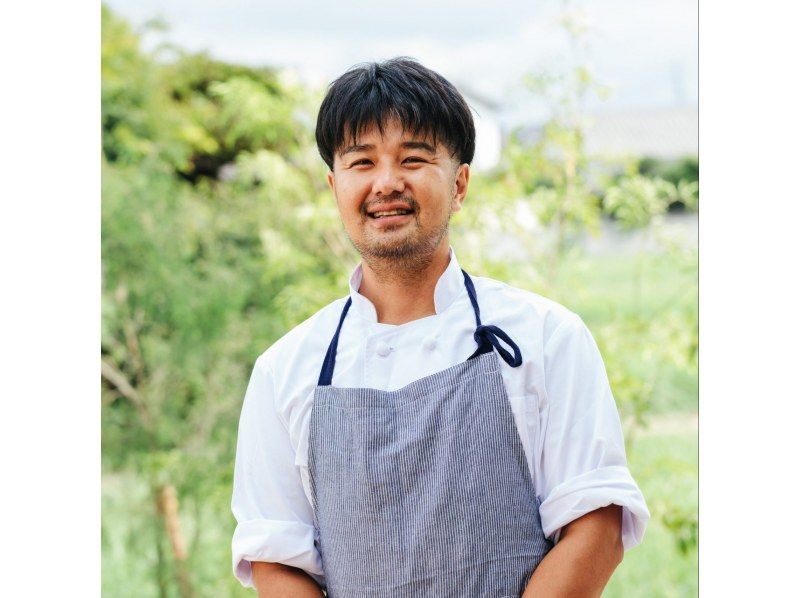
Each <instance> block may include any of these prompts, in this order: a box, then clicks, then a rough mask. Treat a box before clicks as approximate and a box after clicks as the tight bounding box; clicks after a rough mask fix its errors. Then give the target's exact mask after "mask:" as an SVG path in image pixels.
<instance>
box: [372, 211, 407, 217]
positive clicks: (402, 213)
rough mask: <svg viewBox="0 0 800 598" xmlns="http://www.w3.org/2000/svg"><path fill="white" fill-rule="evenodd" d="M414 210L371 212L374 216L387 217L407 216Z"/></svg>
mask: <svg viewBox="0 0 800 598" xmlns="http://www.w3.org/2000/svg"><path fill="white" fill-rule="evenodd" d="M412 212H413V210H385V211H382V212H373V213H371V214H370V217H372V218H386V217H387V216H406V215H407V214H411V213H412Z"/></svg>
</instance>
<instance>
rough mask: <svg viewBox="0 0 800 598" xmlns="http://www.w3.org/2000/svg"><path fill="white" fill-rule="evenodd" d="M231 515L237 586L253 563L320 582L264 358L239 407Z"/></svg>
mask: <svg viewBox="0 0 800 598" xmlns="http://www.w3.org/2000/svg"><path fill="white" fill-rule="evenodd" d="M231 511H232V512H233V515H234V517H235V518H236V522H237V525H236V530H235V531H234V534H233V541H232V551H233V571H234V575H236V577H237V578H238V579H239V581H240V582H241V583H242V585H244V586H246V587H253V573H252V568H251V563H252V562H253V561H264V562H270V563H283V564H285V565H289V566H292V567H298V568H300V569H303V570H305V571H306V572H307V573H309V574H310V575H312V577H314V578H315V579H316V580H317V581H318V582H321V580H322V574H323V572H322V562H321V559H320V556H319V552H318V551H317V549H316V547H315V545H314V516H313V510H312V507H311V504H310V503H309V501H308V498H307V496H306V495H305V493H304V491H303V485H302V481H301V478H300V473H299V470H298V468H297V466H296V465H295V451H294V449H293V447H292V443H291V441H290V439H289V434H288V431H287V428H286V426H285V424H284V422H283V421H282V420H281V419H280V416H279V414H278V413H277V412H276V410H275V400H274V382H273V376H272V370H271V367H270V364H269V363H268V361H267V360H266V355H262V356H261V357H260V358H259V359H258V360H257V361H256V364H255V366H254V368H253V372H252V374H251V376H250V382H249V384H248V386H247V392H246V393H245V397H244V402H243V404H242V412H241V416H240V418H239V435H238V439H237V444H236V463H235V466H234V476H233V496H232V499H231Z"/></svg>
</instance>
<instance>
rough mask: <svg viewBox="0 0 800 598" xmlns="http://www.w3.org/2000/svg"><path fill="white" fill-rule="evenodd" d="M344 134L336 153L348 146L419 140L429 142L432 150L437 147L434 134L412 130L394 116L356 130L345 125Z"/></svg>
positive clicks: (343, 150) (390, 143) (391, 143)
mask: <svg viewBox="0 0 800 598" xmlns="http://www.w3.org/2000/svg"><path fill="white" fill-rule="evenodd" d="M344 130H345V135H344V136H343V139H342V144H341V146H340V147H339V148H338V151H337V153H339V154H341V153H343V152H345V151H346V150H347V149H348V148H351V147H352V146H356V145H373V146H377V145H395V144H402V143H403V142H407V141H419V142H424V143H427V144H429V145H430V146H431V147H432V148H434V150H436V149H438V148H437V143H436V139H435V136H434V135H432V134H431V132H430V131H426V130H419V131H414V130H413V128H412V127H410V126H404V125H403V123H401V122H400V121H399V120H398V119H396V118H391V119H387V120H384V121H383V122H381V123H380V124H378V123H376V122H373V123H368V124H366V125H364V126H362V127H361V128H360V129H359V130H357V131H352V129H351V128H350V127H349V126H347V125H345V127H344Z"/></svg>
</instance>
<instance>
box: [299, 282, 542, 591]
mask: <svg viewBox="0 0 800 598" xmlns="http://www.w3.org/2000/svg"><path fill="white" fill-rule="evenodd" d="M462 272H463V271H462ZM463 274H464V284H465V286H466V288H467V292H468V294H469V298H470V302H471V303H472V307H473V309H474V312H475V321H476V325H477V327H476V331H475V340H476V341H477V343H478V349H477V350H476V351H475V353H473V355H472V356H471V357H470V358H469V359H467V360H466V361H465V362H463V363H459V364H457V365H455V366H453V367H450V368H448V369H446V370H443V371H441V372H438V373H436V374H432V375H430V376H426V377H425V378H422V379H420V380H417V381H415V382H412V383H411V384H408V385H407V386H404V387H403V388H400V389H399V390H394V391H383V390H378V389H373V388H335V387H333V386H331V380H332V378H333V369H334V365H335V361H336V350H337V346H338V341H339V333H340V331H341V328H342V324H343V322H344V319H345V316H346V315H347V311H348V309H349V308H350V305H351V300H350V299H348V301H347V303H346V304H345V306H344V309H343V310H342V315H341V318H340V319H339V324H338V327H337V329H336V332H335V334H334V335H333V338H332V340H331V343H330V346H329V347H328V352H327V354H326V356H325V361H324V364H323V366H322V371H321V373H320V378H319V382H318V385H317V387H316V389H315V391H314V404H313V406H312V409H311V420H310V432H309V434H310V435H309V459H308V463H309V478H310V485H311V494H312V499H313V506H314V517H315V525H316V528H317V534H318V535H317V541H316V544H317V549H318V550H319V552H320V555H321V557H322V565H323V569H324V571H325V578H326V582H327V595H328V596H330V597H332V598H340V597H341V598H349V597H352V596H359V597H360V596H365V597H366V596H369V597H378V596H380V597H384V596H385V597H389V596H391V597H405V596H408V597H415V598H416V597H428V596H431V597H433V596H435V597H437V598H439V597H450V596H453V597H455V596H491V597H496V598H506V597H512V596H515V597H516V596H520V595H521V594H522V592H523V591H524V589H525V586H526V585H527V583H528V580H529V579H530V576H531V574H532V573H533V571H534V569H535V568H536V566H537V565H538V564H539V562H540V561H541V560H542V559H543V558H544V556H545V554H547V552H548V550H550V548H551V547H552V543H551V542H550V541H549V540H547V539H546V538H545V537H544V533H543V532H542V527H541V521H540V519H539V501H538V499H537V498H536V492H535V489H534V484H533V480H532V478H531V474H530V470H529V469H528V465H527V462H526V459H525V453H524V450H523V447H522V442H521V440H520V437H519V434H518V432H517V429H516V424H515V422H514V416H513V413H512V411H511V406H510V404H509V401H508V395H507V393H506V389H505V386H504V384H503V379H502V375H501V373H500V369H499V360H498V356H497V355H496V354H495V353H494V350H495V349H496V350H497V352H498V354H499V355H500V357H502V358H503V359H504V360H505V361H506V362H507V363H508V364H509V365H511V366H512V367H518V366H519V365H520V364H521V363H522V356H521V354H520V350H519V348H518V347H517V345H516V344H515V343H514V342H513V341H512V340H511V339H510V338H509V337H508V335H506V334H505V332H503V331H502V330H500V329H499V328H497V327H496V326H491V325H489V326H486V325H482V324H481V319H480V309H479V307H478V302H477V297H476V294H475V287H474V285H473V283H472V280H471V279H470V277H469V275H467V273H466V272H463ZM498 338H499V339H502V340H503V341H504V342H505V343H506V344H507V345H508V346H509V347H511V348H512V350H513V354H512V353H511V352H509V351H508V350H507V349H506V348H505V347H503V346H501V344H500V342H499V340H498Z"/></svg>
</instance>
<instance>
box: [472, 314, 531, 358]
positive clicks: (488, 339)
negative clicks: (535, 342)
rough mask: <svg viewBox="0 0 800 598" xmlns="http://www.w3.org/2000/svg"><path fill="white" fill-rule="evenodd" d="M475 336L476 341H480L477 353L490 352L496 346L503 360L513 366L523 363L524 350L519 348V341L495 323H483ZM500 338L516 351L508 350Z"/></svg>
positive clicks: (476, 330)
mask: <svg viewBox="0 0 800 598" xmlns="http://www.w3.org/2000/svg"><path fill="white" fill-rule="evenodd" d="M474 337H475V342H477V343H478V350H477V351H475V355H480V354H482V353H489V352H491V350H492V347H494V348H495V349H497V352H498V353H499V354H500V357H502V358H503V361H505V362H506V363H507V364H508V365H510V366H511V367H512V368H516V367H519V366H520V365H522V352H521V351H520V350H519V346H517V343H515V342H514V341H513V340H511V337H510V336H508V335H507V334H506V333H505V332H503V330H501V329H500V328H498V327H497V326H494V325H493V324H481V325H480V326H478V327H477V328H476V329H475V334H474ZM498 337H499V339H498ZM500 340H502V341H503V342H504V343H505V344H507V345H508V346H509V347H511V350H512V351H514V354H513V355H512V354H511V353H510V352H509V351H508V349H506V348H505V347H503V345H501V344H500Z"/></svg>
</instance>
